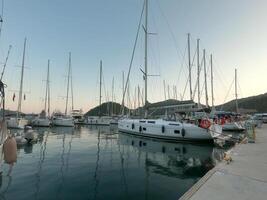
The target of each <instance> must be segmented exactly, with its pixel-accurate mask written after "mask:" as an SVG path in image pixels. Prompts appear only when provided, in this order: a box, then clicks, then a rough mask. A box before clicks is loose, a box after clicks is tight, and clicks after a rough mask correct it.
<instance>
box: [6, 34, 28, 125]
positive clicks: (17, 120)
mask: <svg viewBox="0 0 267 200" xmlns="http://www.w3.org/2000/svg"><path fill="white" fill-rule="evenodd" d="M26 42H27V39H26V38H25V39H24V48H23V56H22V66H21V77H20V88H19V101H18V109H17V116H16V117H10V118H8V119H7V127H8V128H15V129H24V127H25V126H26V125H28V120H27V119H25V118H23V117H22V116H21V104H22V93H23V78H24V61H25V50H26Z"/></svg>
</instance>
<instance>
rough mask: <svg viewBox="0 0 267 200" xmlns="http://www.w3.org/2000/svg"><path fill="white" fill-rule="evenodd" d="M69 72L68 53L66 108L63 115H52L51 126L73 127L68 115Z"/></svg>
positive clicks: (72, 121)
mask: <svg viewBox="0 0 267 200" xmlns="http://www.w3.org/2000/svg"><path fill="white" fill-rule="evenodd" d="M70 70H71V53H69V68H68V81H67V96H66V107H65V114H62V113H54V114H53V116H52V125H54V126H64V127H74V120H73V118H72V117H71V116H70V115H67V114H68V101H69V86H70Z"/></svg>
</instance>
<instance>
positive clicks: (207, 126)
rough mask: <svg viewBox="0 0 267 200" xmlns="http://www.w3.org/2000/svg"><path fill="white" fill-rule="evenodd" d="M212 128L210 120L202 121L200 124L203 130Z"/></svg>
mask: <svg viewBox="0 0 267 200" xmlns="http://www.w3.org/2000/svg"><path fill="white" fill-rule="evenodd" d="M210 126H211V123H210V121H209V120H207V119H203V120H201V123H200V127H201V128H205V129H208V128H209V127H210Z"/></svg>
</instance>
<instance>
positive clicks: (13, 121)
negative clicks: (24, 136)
mask: <svg viewBox="0 0 267 200" xmlns="http://www.w3.org/2000/svg"><path fill="white" fill-rule="evenodd" d="M6 121H7V127H8V128H14V129H24V127H25V126H27V125H28V123H29V122H28V120H26V119H23V118H10V119H7V120H6Z"/></svg>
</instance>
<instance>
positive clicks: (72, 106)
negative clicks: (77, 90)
mask: <svg viewBox="0 0 267 200" xmlns="http://www.w3.org/2000/svg"><path fill="white" fill-rule="evenodd" d="M70 83H71V110H74V98H73V80H72V66H71V56H70Z"/></svg>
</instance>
